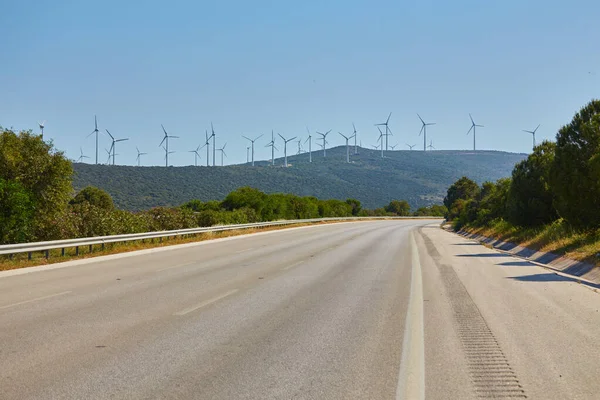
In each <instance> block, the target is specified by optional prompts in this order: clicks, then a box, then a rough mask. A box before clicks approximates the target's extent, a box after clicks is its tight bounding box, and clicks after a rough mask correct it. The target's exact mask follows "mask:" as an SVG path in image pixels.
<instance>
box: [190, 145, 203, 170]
mask: <svg viewBox="0 0 600 400" xmlns="http://www.w3.org/2000/svg"><path fill="white" fill-rule="evenodd" d="M198 150H200V145H198V147H196V149H195V150H189V151H188V153H194V166H195V167H197V166H198V159H199V158H201V157H200V154H198Z"/></svg>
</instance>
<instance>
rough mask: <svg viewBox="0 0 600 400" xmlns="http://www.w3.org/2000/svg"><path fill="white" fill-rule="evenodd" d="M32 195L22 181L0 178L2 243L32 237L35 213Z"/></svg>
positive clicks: (0, 238) (21, 240)
mask: <svg viewBox="0 0 600 400" xmlns="http://www.w3.org/2000/svg"><path fill="white" fill-rule="evenodd" d="M31 197H32V196H31V193H30V192H29V191H27V189H25V188H24V187H23V185H21V184H20V183H18V182H14V181H12V182H11V181H5V180H4V179H1V178H0V243H20V242H26V241H27V240H29V239H30V237H31V235H32V226H33V213H34V209H33V201H32V200H31Z"/></svg>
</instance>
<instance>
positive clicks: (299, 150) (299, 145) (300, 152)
mask: <svg viewBox="0 0 600 400" xmlns="http://www.w3.org/2000/svg"><path fill="white" fill-rule="evenodd" d="M299 154H302V139H298V152H297V153H296V155H299Z"/></svg>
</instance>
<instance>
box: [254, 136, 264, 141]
mask: <svg viewBox="0 0 600 400" xmlns="http://www.w3.org/2000/svg"><path fill="white" fill-rule="evenodd" d="M263 136H264V135H260V136H259V137H257V138H256V139H254V141H257V140H258V139H260V138H261V137H263Z"/></svg>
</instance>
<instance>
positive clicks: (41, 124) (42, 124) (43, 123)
mask: <svg viewBox="0 0 600 400" xmlns="http://www.w3.org/2000/svg"><path fill="white" fill-rule="evenodd" d="M38 125H39V127H40V131H42V139H43V138H44V126H45V125H46V121H42V122H38Z"/></svg>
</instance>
